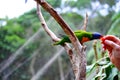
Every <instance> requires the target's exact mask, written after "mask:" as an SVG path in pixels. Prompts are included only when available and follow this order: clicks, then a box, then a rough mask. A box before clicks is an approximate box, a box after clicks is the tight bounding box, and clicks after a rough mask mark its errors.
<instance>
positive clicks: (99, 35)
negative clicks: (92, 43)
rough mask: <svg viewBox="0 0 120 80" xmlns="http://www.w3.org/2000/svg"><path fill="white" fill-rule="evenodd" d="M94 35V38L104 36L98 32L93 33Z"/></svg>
mask: <svg viewBox="0 0 120 80" xmlns="http://www.w3.org/2000/svg"><path fill="white" fill-rule="evenodd" d="M92 35H93V37H92V39H100V38H102V37H103V35H102V34H100V33H98V32H94V33H92Z"/></svg>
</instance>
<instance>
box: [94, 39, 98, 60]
mask: <svg viewBox="0 0 120 80" xmlns="http://www.w3.org/2000/svg"><path fill="white" fill-rule="evenodd" d="M96 44H97V41H96V40H94V42H93V49H94V53H95V59H96V61H97V60H98V53H97V46H96Z"/></svg>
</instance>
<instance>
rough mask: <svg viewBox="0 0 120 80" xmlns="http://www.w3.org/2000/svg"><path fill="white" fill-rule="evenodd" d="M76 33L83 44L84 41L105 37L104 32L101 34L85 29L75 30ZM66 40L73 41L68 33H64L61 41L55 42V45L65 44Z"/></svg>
mask: <svg viewBox="0 0 120 80" xmlns="http://www.w3.org/2000/svg"><path fill="white" fill-rule="evenodd" d="M74 34H75V35H76V37H77V38H78V40H79V41H80V43H81V44H83V43H84V42H87V41H90V40H94V39H100V38H101V37H103V36H102V34H100V33H97V32H94V33H92V32H86V31H84V30H77V31H75V32H74ZM65 42H67V43H71V41H70V39H69V37H68V36H67V35H64V36H63V37H62V39H61V40H60V41H58V42H56V43H54V45H63V44H64V43H65Z"/></svg>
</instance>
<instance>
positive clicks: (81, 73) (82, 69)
mask: <svg viewBox="0 0 120 80" xmlns="http://www.w3.org/2000/svg"><path fill="white" fill-rule="evenodd" d="M35 1H36V2H37V3H38V4H40V5H41V6H42V7H43V8H44V9H45V10H46V11H48V12H49V13H50V14H51V16H52V17H53V18H54V19H55V20H56V21H57V22H58V23H59V25H60V26H61V27H62V29H63V30H64V32H65V33H66V34H67V35H68V36H69V38H70V40H71V42H72V44H73V46H74V48H75V50H76V52H77V55H78V57H77V62H76V61H75V62H76V63H75V64H74V65H76V67H75V68H76V69H75V70H76V71H75V76H76V80H85V76H86V56H85V52H84V48H83V47H82V45H81V44H80V43H79V41H78V39H77V38H76V36H75V35H74V33H73V32H72V30H71V29H70V27H69V26H68V25H67V24H66V23H65V22H64V20H63V19H62V17H61V16H60V15H59V14H58V13H57V12H56V11H55V10H54V9H53V8H52V7H51V6H50V5H49V4H48V3H47V2H45V0H35Z"/></svg>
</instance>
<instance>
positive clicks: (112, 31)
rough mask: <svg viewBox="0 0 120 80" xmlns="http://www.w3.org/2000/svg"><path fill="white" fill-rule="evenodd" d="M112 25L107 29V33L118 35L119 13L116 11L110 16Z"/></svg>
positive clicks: (119, 34) (119, 29) (119, 28)
mask: <svg viewBox="0 0 120 80" xmlns="http://www.w3.org/2000/svg"><path fill="white" fill-rule="evenodd" d="M111 20H112V25H111V27H110V29H109V31H108V34H111V35H115V36H117V37H120V33H119V32H120V27H119V26H120V14H119V13H116V14H114V15H113V17H112V19H111Z"/></svg>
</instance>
